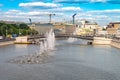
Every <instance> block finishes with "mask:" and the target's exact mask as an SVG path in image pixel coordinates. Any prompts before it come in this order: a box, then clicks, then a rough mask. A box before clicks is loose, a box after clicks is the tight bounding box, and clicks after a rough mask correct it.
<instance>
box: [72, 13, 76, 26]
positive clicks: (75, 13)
mask: <svg viewBox="0 0 120 80" xmlns="http://www.w3.org/2000/svg"><path fill="white" fill-rule="evenodd" d="M76 15H77V13H75V14H74V15H73V16H72V18H73V24H75V16H76Z"/></svg>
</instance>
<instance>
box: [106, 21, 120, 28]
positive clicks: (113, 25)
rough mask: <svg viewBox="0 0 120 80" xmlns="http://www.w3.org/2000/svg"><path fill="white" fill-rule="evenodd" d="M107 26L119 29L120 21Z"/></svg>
mask: <svg viewBox="0 0 120 80" xmlns="http://www.w3.org/2000/svg"><path fill="white" fill-rule="evenodd" d="M107 28H115V29H118V28H120V22H111V23H109V24H108V25H107Z"/></svg>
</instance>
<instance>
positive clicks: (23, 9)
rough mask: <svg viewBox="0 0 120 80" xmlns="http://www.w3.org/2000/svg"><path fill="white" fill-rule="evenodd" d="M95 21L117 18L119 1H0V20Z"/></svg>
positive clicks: (113, 20) (105, 23)
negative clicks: (73, 18)
mask: <svg viewBox="0 0 120 80" xmlns="http://www.w3.org/2000/svg"><path fill="white" fill-rule="evenodd" d="M51 13H53V14H56V15H55V16H52V21H55V22H61V21H70V20H72V15H73V14H74V13H77V15H76V18H75V19H76V20H77V21H80V20H81V19H86V20H89V21H96V22H97V23H98V24H99V25H102V26H104V25H107V24H109V22H118V21H120V0H0V16H1V17H0V20H7V21H21V22H29V20H28V19H29V18H31V19H32V22H48V21H49V16H48V14H51Z"/></svg>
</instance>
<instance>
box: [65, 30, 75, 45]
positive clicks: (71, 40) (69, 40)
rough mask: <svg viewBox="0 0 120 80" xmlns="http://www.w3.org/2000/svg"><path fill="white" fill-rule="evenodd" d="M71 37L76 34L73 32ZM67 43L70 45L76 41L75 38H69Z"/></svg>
mask: <svg viewBox="0 0 120 80" xmlns="http://www.w3.org/2000/svg"><path fill="white" fill-rule="evenodd" d="M72 35H76V32H75V31H74V32H73V34H72ZM67 41H68V42H69V43H72V42H75V41H77V38H74V37H69V38H68V40H67Z"/></svg>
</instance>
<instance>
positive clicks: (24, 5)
mask: <svg viewBox="0 0 120 80" xmlns="http://www.w3.org/2000/svg"><path fill="white" fill-rule="evenodd" d="M19 6H20V7H42V8H43V7H45V8H49V7H50V8H55V7H58V6H60V5H58V4H54V3H44V2H29V3H20V4H19Z"/></svg>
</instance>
